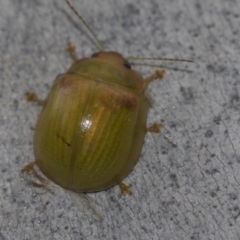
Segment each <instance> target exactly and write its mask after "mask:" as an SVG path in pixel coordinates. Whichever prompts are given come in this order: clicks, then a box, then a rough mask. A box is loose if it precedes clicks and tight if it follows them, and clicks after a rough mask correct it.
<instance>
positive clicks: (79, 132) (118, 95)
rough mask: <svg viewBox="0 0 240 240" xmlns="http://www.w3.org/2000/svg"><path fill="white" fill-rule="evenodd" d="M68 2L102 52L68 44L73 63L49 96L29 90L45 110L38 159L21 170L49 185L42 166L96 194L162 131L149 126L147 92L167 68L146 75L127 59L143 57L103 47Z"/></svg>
mask: <svg viewBox="0 0 240 240" xmlns="http://www.w3.org/2000/svg"><path fill="white" fill-rule="evenodd" d="M65 1H66V3H67V4H68V6H69V7H70V8H71V9H72V10H73V12H74V13H75V14H76V15H77V16H78V17H79V18H80V20H81V21H82V22H83V23H84V25H85V26H86V27H87V28H88V29H89V30H90V32H91V33H92V35H93V37H94V38H95V40H96V41H97V42H98V45H99V48H100V51H99V52H98V53H95V54H93V55H92V56H91V57H90V58H83V59H78V58H77V56H76V53H75V48H74V46H73V45H71V44H69V45H68V51H69V53H70V56H71V57H72V59H73V61H74V62H73V64H72V65H71V66H70V68H69V69H68V71H67V72H66V73H64V74H60V75H58V76H57V78H56V80H55V81H54V83H53V86H52V88H51V90H50V92H49V94H48V96H47V98H46V100H44V101H41V100H39V99H38V98H37V96H36V95H35V94H34V93H31V94H28V99H29V100H32V101H36V102H38V103H39V104H40V105H42V106H43V109H42V112H41V114H40V116H39V119H38V122H37V125H36V130H35V134H34V155H35V162H32V163H30V164H28V165H27V166H26V167H25V168H23V170H22V172H24V173H27V174H33V175H34V176H35V177H37V179H38V180H39V181H40V184H37V183H33V182H32V183H33V184H34V185H35V186H44V185H45V180H44V179H43V178H42V177H41V176H40V175H39V174H38V173H37V172H36V171H35V169H34V165H37V166H38V167H39V168H40V170H41V171H42V172H43V174H44V175H45V176H46V177H47V178H48V179H50V180H51V181H53V182H54V183H56V184H57V185H59V186H61V187H63V188H65V189H68V190H72V191H76V192H96V191H101V190H104V189H107V188H110V187H112V186H114V185H116V184H118V183H120V182H121V181H122V180H123V179H124V178H125V177H126V176H127V175H128V174H129V173H130V172H131V171H132V169H133V167H134V166H135V164H136V162H137V160H138V158H139V155H140V153H141V149H142V145H143V142H144V136H145V133H146V132H147V130H148V131H153V132H159V125H157V124H155V125H153V127H152V128H151V127H150V128H148V129H147V127H146V120H147V112H148V105H149V102H148V99H147V97H146V96H145V94H144V91H145V89H146V88H147V86H148V84H149V83H150V82H151V81H153V80H155V79H157V78H158V79H161V78H163V76H164V71H163V70H157V71H156V72H155V73H154V74H153V75H151V76H149V77H147V78H145V79H143V78H142V77H141V76H140V75H139V74H138V73H137V72H136V71H134V70H132V69H131V65H130V63H129V61H128V60H134V59H141V58H134V57H129V58H124V57H123V56H122V55H121V54H120V53H117V52H113V51H109V52H108V51H104V50H103V45H102V44H101V43H100V41H99V40H98V39H97V37H96V36H95V34H94V33H93V32H92V30H91V29H90V27H89V26H88V25H87V24H86V23H85V21H84V20H83V19H82V17H81V16H80V15H79V14H78V13H77V12H76V10H75V9H74V8H73V7H72V5H71V4H70V2H69V1H68V0H65ZM142 59H147V58H142ZM151 59H153V58H151ZM155 59H157V60H162V58H155ZM167 60H176V59H167ZM177 61H188V60H181V59H180V60H177ZM126 192H127V191H126Z"/></svg>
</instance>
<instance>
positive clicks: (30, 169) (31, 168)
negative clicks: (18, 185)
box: [21, 162, 48, 188]
mask: <svg viewBox="0 0 240 240" xmlns="http://www.w3.org/2000/svg"><path fill="white" fill-rule="evenodd" d="M35 164H36V163H35V162H31V163H29V164H28V165H27V166H25V167H24V168H23V169H22V170H21V173H22V174H26V175H29V176H30V175H31V176H33V177H35V178H36V179H37V180H38V181H39V183H38V182H34V181H32V180H30V179H26V180H27V181H28V183H30V184H31V185H33V186H34V187H39V188H46V187H47V184H48V181H47V179H45V178H43V177H42V176H40V175H39V174H38V173H37V171H36V170H35V169H34V165H35Z"/></svg>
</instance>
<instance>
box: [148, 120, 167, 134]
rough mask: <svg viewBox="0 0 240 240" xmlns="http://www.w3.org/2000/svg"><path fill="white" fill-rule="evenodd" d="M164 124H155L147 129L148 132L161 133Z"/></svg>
mask: <svg viewBox="0 0 240 240" xmlns="http://www.w3.org/2000/svg"><path fill="white" fill-rule="evenodd" d="M162 126H163V125H162V123H156V122H155V123H153V124H152V125H151V126H150V127H148V128H147V132H152V133H160V132H161V128H162Z"/></svg>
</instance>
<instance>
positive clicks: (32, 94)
mask: <svg viewBox="0 0 240 240" xmlns="http://www.w3.org/2000/svg"><path fill="white" fill-rule="evenodd" d="M26 99H27V101H28V102H36V103H38V104H39V105H40V106H44V104H45V101H44V100H42V99H40V98H38V96H37V94H36V93H35V92H26Z"/></svg>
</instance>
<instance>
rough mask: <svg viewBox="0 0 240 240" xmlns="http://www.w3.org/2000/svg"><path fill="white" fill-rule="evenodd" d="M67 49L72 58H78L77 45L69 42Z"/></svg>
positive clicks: (74, 59) (75, 59) (74, 60)
mask: <svg viewBox="0 0 240 240" xmlns="http://www.w3.org/2000/svg"><path fill="white" fill-rule="evenodd" d="M66 51H67V52H68V53H69V55H70V57H71V58H72V60H73V62H76V61H77V60H78V57H77V53H76V46H75V45H73V44H72V43H70V42H69V43H68V44H67V46H66Z"/></svg>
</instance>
